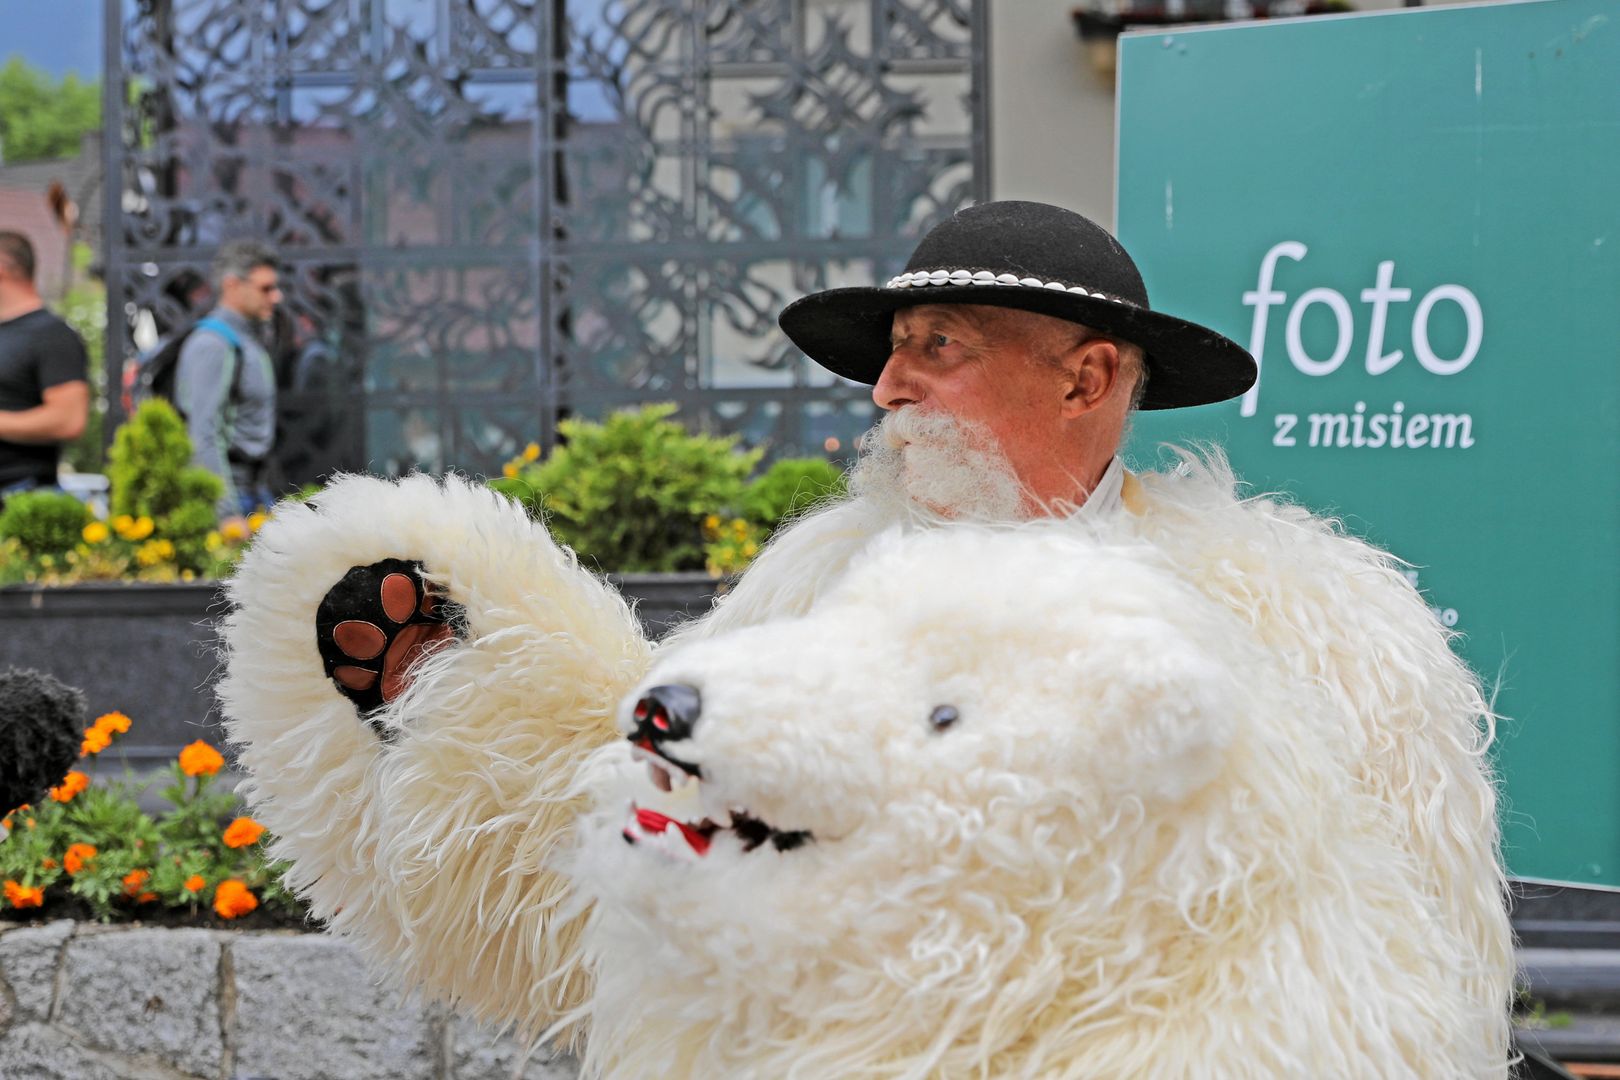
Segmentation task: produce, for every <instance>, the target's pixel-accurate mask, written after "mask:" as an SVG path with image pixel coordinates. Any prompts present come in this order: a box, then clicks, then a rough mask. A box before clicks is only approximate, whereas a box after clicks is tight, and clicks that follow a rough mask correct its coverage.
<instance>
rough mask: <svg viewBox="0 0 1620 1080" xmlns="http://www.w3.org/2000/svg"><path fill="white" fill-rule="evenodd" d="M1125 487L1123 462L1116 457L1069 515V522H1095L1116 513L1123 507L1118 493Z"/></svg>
mask: <svg viewBox="0 0 1620 1080" xmlns="http://www.w3.org/2000/svg"><path fill="white" fill-rule="evenodd" d="M1124 486H1125V462H1124V461H1123V460H1121V459H1120V458H1119V457H1118V456H1117V455H1116V456H1115V458H1114V460H1113V461H1110V462H1109V463H1108V468H1106V469H1104V470H1103V474H1102V479H1101V480H1098V481H1097V486H1096V487H1095V488H1093V489H1092V492H1091V495H1090V496H1089V497H1088V498H1087V499H1086V501H1085V502H1083V503H1081V504H1080V509H1078V510H1076V511H1075V512H1074V513H1073V514H1071V515H1069V519H1070V520H1071V521H1097V520H1101V519H1102V518H1105V517H1109V516H1111V515H1113V514H1114V513H1117V512H1118V510H1119V508H1120V506H1121V505H1123V502H1122V499H1121V497H1120V492H1121V490H1123V488H1124Z"/></svg>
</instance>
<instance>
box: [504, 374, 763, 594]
mask: <svg viewBox="0 0 1620 1080" xmlns="http://www.w3.org/2000/svg"><path fill="white" fill-rule="evenodd" d="M674 412H675V406H673V405H649V406H647V407H645V408H642V409H638V410H635V411H629V412H619V413H614V414H613V415H611V416H609V417H608V418H607V419H606V420H604V421H602V422H601V423H596V422H593V421H589V420H565V421H563V422H562V423H561V424H560V425H558V428H559V431H560V432H561V434H562V437H563V439H564V440H565V441H564V443H563V445H561V446H559V447H557V448H556V449H554V450H553V451H552V453H551V455H550V456H549V457H548V458H546V459H545V460H544V461H542V462H539V463H537V464H525V463H523V462H522V461H519V462H517V463H514V465H513V466H509V468H508V476H507V477H506V478H505V479H503V480H495V481H492V482H491V486H493V487H495V488H496V489H497V490H500V491H503V492H504V493H505V494H507V495H509V496H511V497H513V498H517V499H519V500H520V501H522V502H523V503H524V504H525V505H527V506H528V507H529V508H530V510H531V512H536V511H538V512H539V513H541V514H543V516H544V517H545V520H546V524H547V525H548V526H549V527H550V529H551V532H552V535H553V536H555V537H556V538H557V539H558V541H560V542H561V543H564V544H567V545H568V546H569V547H571V548H573V549H574V551H576V552H577V553H578V554H579V555H580V557H581V558H582V559H587V560H589V561H592V562H594V563H596V565H597V566H598V567H600V568H601V569H604V570H612V571H617V572H619V573H646V572H667V571H674V570H701V569H703V567H704V537H703V521H704V519H705V518H706V517H708V516H709V515H711V514H713V513H714V512H715V511H716V510H717V509H718V508H722V507H733V506H736V505H738V503H739V501H740V500H741V498H742V494H743V488H744V483H745V481H746V479H747V477H748V474H749V473H750V472H752V471H753V468H754V466H755V464H757V463H758V461H759V458H760V455H761V451H758V450H752V451H743V450H739V449H738V448H737V437H736V436H729V437H724V438H717V437H715V436H710V435H693V434H689V433H688V432H687V431H686V430H685V429H684V428H682V427H681V425H680V424H678V423H675V422H674V421H672V420H670V419H669V417H670V415H671V414H673V413H674Z"/></svg>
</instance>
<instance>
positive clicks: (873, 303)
mask: <svg viewBox="0 0 1620 1080" xmlns="http://www.w3.org/2000/svg"><path fill="white" fill-rule="evenodd" d="M920 304H989V305H993V306H995V307H1008V308H1018V309H1020V310H1023V311H1034V312H1039V313H1041V314H1043V315H1052V316H1056V317H1057V318H1060V319H1067V320H1069V321H1070V322H1076V323H1082V324H1084V325H1086V326H1089V327H1091V328H1092V329H1094V330H1097V331H1100V332H1102V333H1106V334H1110V335H1114V336H1117V337H1119V338H1121V339H1123V340H1125V341H1129V342H1131V343H1132V344H1135V345H1140V346H1141V347H1142V349H1143V350H1144V351H1145V352H1146V353H1147V367H1148V383H1147V394H1146V396H1145V397H1144V398H1143V400H1142V408H1144V409H1174V408H1178V407H1181V406H1184V405H1207V404H1209V403H1210V402H1213V401H1225V400H1226V399H1227V398H1233V397H1237V396H1238V395H1239V394H1241V393H1243V392H1244V391H1246V390H1247V389H1248V388H1249V387H1250V386H1252V385H1254V380H1255V376H1256V374H1257V372H1258V368H1257V367H1256V366H1255V362H1254V358H1253V357H1252V356H1250V355H1249V353H1248V351H1247V350H1246V349H1244V348H1243V347H1242V346H1241V345H1239V344H1237V342H1235V341H1232V340H1230V339H1228V338H1226V337H1224V336H1222V335H1220V334H1218V333H1216V332H1215V331H1213V330H1210V329H1208V328H1207V327H1203V326H1199V325H1198V324H1197V323H1191V322H1187V321H1186V320H1185V319H1177V318H1175V317H1174V316H1170V315H1165V314H1162V313H1160V312H1157V311H1154V310H1152V309H1151V308H1149V307H1148V295H1147V288H1146V287H1145V286H1144V285H1143V284H1142V275H1141V274H1139V273H1138V272H1137V270H1136V263H1134V262H1132V261H1131V257H1130V255H1128V254H1126V252H1125V249H1124V248H1122V247H1120V245H1119V241H1118V240H1115V239H1114V238H1113V237H1112V236H1111V235H1109V233H1108V230H1106V229H1104V228H1102V227H1101V226H1100V225H1097V224H1096V223H1095V222H1092V221H1090V220H1089V219H1087V218H1084V217H1082V216H1080V215H1079V214H1076V213H1074V212H1073V211H1072V210H1065V209H1063V208H1062V207H1058V206H1048V205H1046V204H1045V203H1035V202H992V203H982V204H980V205H979V206H974V207H969V208H968V209H966V210H963V211H960V212H959V213H957V214H956V215H955V216H953V217H951V218H950V219H949V220H947V221H944V222H941V223H940V224H939V225H937V226H935V227H934V228H933V229H932V230H931V231H930V232H929V233H928V235H927V236H925V237H923V239H922V242H921V243H920V244H918V245H917V250H916V251H915V252H913V253H912V256H911V261H910V262H908V263H906V269H905V271H904V272H903V273H901V274H899V275H898V276H896V277H893V278H890V279H889V280H888V282H886V283H885V284H884V285H882V286H873V287H868V288H857V289H829V290H828V291H826V292H820V293H815V294H813V295H810V296H806V297H804V298H803V299H802V300H796V301H794V302H793V303H791V304H789V305H788V306H787V307H786V308H785V309H784V310H783V312H782V316H781V318H780V319H779V320H778V321H779V322H780V323H781V326H782V329H783V330H784V331H786V332H787V336H788V337H789V338H791V339H792V340H793V343H794V344H795V345H797V346H798V347H799V348H801V349H803V350H804V352H805V354H806V355H807V356H809V357H810V358H811V359H812V360H814V361H815V362H816V363H818V364H820V365H821V366H822V367H824V368H826V369H828V370H829V371H832V372H834V373H836V374H839V375H842V376H844V377H845V378H847V379H854V380H855V381H856V382H863V383H875V382H877V380H878V376H879V375H881V374H882V372H883V365H884V364H886V363H887V362H888V359H889V330H890V324H891V322H892V317H893V315H894V313H895V312H896V311H898V310H899V309H900V308H907V307H916V306H918V305H920Z"/></svg>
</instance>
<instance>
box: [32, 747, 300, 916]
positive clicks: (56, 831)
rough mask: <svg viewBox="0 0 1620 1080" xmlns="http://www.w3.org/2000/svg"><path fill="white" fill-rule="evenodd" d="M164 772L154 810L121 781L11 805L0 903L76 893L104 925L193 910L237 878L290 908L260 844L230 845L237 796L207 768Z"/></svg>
mask: <svg viewBox="0 0 1620 1080" xmlns="http://www.w3.org/2000/svg"><path fill="white" fill-rule="evenodd" d="M98 726H99V722H98ZM70 776H71V774H70ZM169 778H170V781H171V782H170V784H169V786H168V787H167V788H165V789H164V791H163V793H162V794H163V797H164V798H165V799H166V800H167V801H168V802H169V804H170V806H171V807H172V809H169V810H167V811H165V812H163V813H160V814H158V815H157V816H156V817H153V816H151V815H149V814H147V813H146V812H144V811H143V810H142V809H141V807H140V802H139V799H140V795H141V793H142V789H143V787H144V785H135V784H132V783H129V782H127V781H125V782H118V781H113V782H109V783H99V782H98V783H91V784H89V786H88V787H86V788H84V789H82V790H79V791H78V792H77V793H70V794H68V795H67V797H66V801H57V800H56V799H55V798H47V799H46V800H44V801H43V802H41V803H40V804H39V805H37V806H33V807H29V808H26V809H22V810H18V811H15V812H14V813H13V814H12V815H11V817H10V818H9V819H7V820H8V822H9V825H10V828H11V835H10V836H9V837H8V838H5V839H0V881H4V882H5V884H6V893H5V894H4V895H3V896H0V909H3V908H7V907H17V908H19V909H23V908H27V907H31V906H34V905H33V904H31V903H29V902H27V901H24V903H21V904H19V903H16V902H15V901H16V898H17V897H18V895H19V894H18V889H19V888H21V889H29V888H40V889H43V890H44V896H43V901H44V903H45V904H46V905H49V904H51V903H52V902H54V901H56V900H59V899H65V898H68V897H73V898H77V899H78V900H81V901H83V902H84V903H85V904H86V905H88V906H89V908H90V910H91V912H92V913H93V914H94V915H95V917H96V918H98V919H101V920H102V921H104V922H105V921H110V920H113V919H118V918H136V917H139V916H140V914H141V912H142V910H143V909H145V908H146V906H147V905H149V904H153V903H156V904H160V905H162V906H164V907H170V908H180V909H186V910H189V911H190V912H191V913H192V914H194V915H195V914H198V913H199V912H200V911H201V909H202V908H203V906H204V905H207V904H209V903H211V902H212V900H213V898H214V891H215V889H217V887H218V886H219V884H220V883H221V882H223V881H226V880H228V879H234V880H236V881H239V882H241V883H242V884H243V885H244V886H246V888H247V889H249V890H250V891H252V892H253V893H254V894H255V896H256V899H258V900H259V901H260V902H261V903H262V904H264V905H267V906H270V907H273V908H277V909H279V910H280V911H281V912H283V913H288V914H290V913H293V912H295V911H296V910H297V901H296V900H295V899H294V898H293V897H292V896H291V894H290V893H288V891H287V889H286V887H285V886H284V885H283V884H282V883H281V880H280V872H281V867H280V866H279V865H277V864H272V863H270V862H269V861H268V860H267V859H266V857H265V854H264V841H263V840H262V839H260V840H257V841H254V842H252V843H245V844H241V845H240V846H237V847H232V846H231V845H230V844H228V843H226V840H225V837H226V829H227V826H228V825H229V823H230V822H231V821H232V819H234V818H236V817H237V816H238V815H240V814H241V813H242V807H241V805H240V802H239V800H238V799H237V797H236V795H234V794H232V793H230V792H226V791H219V790H216V788H215V787H214V776H213V775H212V774H210V773H204V774H202V775H198V776H195V777H191V776H187V775H186V774H185V772H184V771H183V770H182V769H181V767H180V765H179V763H178V762H177V763H175V764H173V765H171V766H170V769H169ZM75 845H78V847H75ZM70 852H71V853H74V854H75V855H76V858H70V857H69V856H70ZM199 879H200V881H199ZM188 885H189V886H191V887H189V888H188Z"/></svg>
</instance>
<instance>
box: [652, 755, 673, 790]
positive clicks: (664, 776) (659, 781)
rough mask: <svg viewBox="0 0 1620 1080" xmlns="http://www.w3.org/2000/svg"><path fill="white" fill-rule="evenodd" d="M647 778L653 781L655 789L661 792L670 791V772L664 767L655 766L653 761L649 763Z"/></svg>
mask: <svg viewBox="0 0 1620 1080" xmlns="http://www.w3.org/2000/svg"><path fill="white" fill-rule="evenodd" d="M647 776H648V778H649V779H651V780H652V783H653V787H655V788H657V789H658V790H659V791H668V790H669V789H670V779H669V770H668V769H665V768H664V767H663V766H661V765H657V764H654V763H653V762H651V761H649V762H647Z"/></svg>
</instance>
